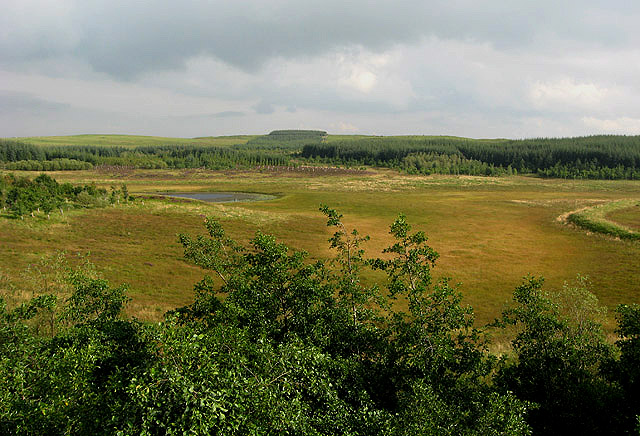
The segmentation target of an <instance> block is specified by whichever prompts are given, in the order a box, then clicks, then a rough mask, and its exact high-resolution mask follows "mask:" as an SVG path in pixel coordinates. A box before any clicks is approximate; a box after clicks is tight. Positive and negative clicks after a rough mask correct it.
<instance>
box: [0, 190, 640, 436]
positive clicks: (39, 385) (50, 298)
mask: <svg viewBox="0 0 640 436" xmlns="http://www.w3.org/2000/svg"><path fill="white" fill-rule="evenodd" d="M41 182H45V181H44V180H42V181H41ZM41 182H37V183H41ZM49 183H50V182H49ZM320 211H321V213H322V214H324V217H325V219H326V224H327V227H328V228H329V229H331V237H330V238H329V240H328V243H329V246H330V248H331V250H332V253H333V257H332V258H330V259H320V260H317V261H310V260H309V259H308V257H307V254H306V253H305V252H303V251H298V250H293V249H291V248H289V247H288V246H286V245H285V244H283V243H280V242H278V241H276V239H275V238H274V237H273V236H270V235H267V234H264V233H261V232H259V231H258V232H257V233H256V234H255V236H254V237H253V238H252V239H251V240H250V241H249V243H247V244H241V243H239V242H237V241H235V240H234V239H232V238H231V237H229V236H228V235H227V233H226V231H225V229H224V228H223V226H222V225H221V224H220V223H219V222H218V221H217V220H215V219H213V218H207V219H205V229H206V232H205V233H204V234H203V233H200V234H199V235H190V234H180V235H179V237H178V239H179V242H180V244H181V246H182V248H183V250H184V257H185V259H186V260H187V261H189V262H191V263H192V264H194V265H197V266H199V267H201V268H202V269H203V271H204V277H203V278H202V280H201V281H200V282H198V283H197V284H196V285H195V287H194V292H195V299H194V301H193V303H191V304H188V305H186V306H183V307H179V308H176V309H175V310H171V311H169V312H168V313H166V314H165V317H164V319H163V320H162V321H161V322H155V323H149V322H142V321H139V320H137V319H135V318H128V317H126V316H125V315H124V312H123V310H124V308H125V306H126V304H127V302H128V300H129V298H128V297H127V286H126V285H124V284H123V285H117V286H113V285H111V284H110V283H109V282H107V281H106V280H104V279H102V278H101V277H100V276H99V275H98V274H96V272H95V270H94V269H92V268H91V267H90V266H88V265H86V264H81V265H75V266H72V265H70V264H68V263H64V262H63V263H60V264H59V265H58V266H57V267H56V271H57V273H59V274H58V279H57V281H55V283H50V284H49V285H48V288H47V289H49V290H50V292H49V293H42V294H40V295H37V296H34V297H33V298H31V299H29V300H27V301H25V302H23V303H22V304H19V305H17V306H13V307H8V306H7V304H5V303H4V302H2V301H1V300H0V377H1V378H2V379H3V383H2V384H1V385H0V433H2V434H50V435H56V434H91V433H95V434H122V435H124V434H140V435H156V434H184V433H185V432H190V433H193V434H225V435H226V434H243V435H244V434H276V433H277V434H317V435H321V434H331V435H333V434H350V435H376V434H379V435H461V434H462V435H528V434H535V435H557V434H581V435H607V434H611V435H621V434H638V431H639V430H640V427H639V420H638V415H639V412H640V395H639V392H640V389H639V388H640V386H639V382H640V306H638V305H624V304H623V305H620V306H618V308H617V309H616V319H617V329H616V333H617V335H618V339H617V341H616V342H615V343H611V342H610V341H608V340H607V339H606V338H605V335H604V331H603V326H602V324H601V316H602V311H603V308H602V306H600V304H599V303H598V300H597V298H596V297H595V295H594V294H593V293H591V292H590V286H589V280H588V279H587V278H586V277H583V276H578V277H577V278H576V280H575V281H574V282H571V283H566V284H565V286H564V287H563V289H561V290H560V291H558V292H548V291H546V290H545V289H544V280H543V279H542V278H540V277H533V276H528V277H525V278H524V279H523V280H522V283H521V284H520V285H519V286H517V287H516V289H515V290H514V292H513V297H512V302H511V304H510V305H509V306H508V307H506V308H505V309H504V310H503V312H502V314H501V315H500V316H499V317H498V318H497V319H496V320H495V321H494V322H493V323H491V324H490V325H487V326H480V327H478V326H475V325H474V312H473V309H472V308H471V307H469V306H466V305H463V304H462V294H461V291H460V290H459V289H458V288H457V287H456V286H454V285H453V284H451V283H450V282H449V280H447V279H438V280H434V279H433V278H432V271H433V269H434V268H435V267H436V263H437V261H438V259H439V254H438V252H437V251H436V250H434V249H433V248H432V247H431V246H429V245H428V239H427V236H426V235H425V233H424V232H423V231H414V230H413V229H412V226H411V225H410V224H409V223H408V222H407V219H406V217H405V216H404V215H402V214H401V215H399V216H398V217H397V218H396V219H395V221H394V222H393V223H392V224H391V225H390V227H389V234H390V236H391V237H392V238H393V239H392V240H393V242H392V244H391V245H389V246H388V247H387V248H386V249H384V250H383V252H382V253H380V257H378V256H375V255H374V256H373V257H369V255H368V254H367V253H366V252H365V250H364V244H365V243H366V242H367V241H368V240H369V237H368V236H367V235H363V234H360V233H359V232H358V231H357V230H356V229H352V228H350V227H348V226H347V225H346V224H345V221H344V217H343V216H342V215H341V214H340V213H338V212H337V211H336V210H334V209H331V208H329V207H328V206H324V205H322V206H321V207H320ZM365 270H375V271H378V272H380V273H382V274H384V275H385V276H386V280H382V281H379V282H378V283H368V282H367V281H365V280H363V279H362V277H363V273H364V271H365ZM54 290H57V291H58V292H55V291H54ZM400 300H404V301H406V302H407V308H408V310H398V309H397V308H395V303H396V302H398V301H400ZM500 331H508V332H510V334H511V336H512V338H513V340H512V344H511V345H512V351H511V352H508V353H498V354H495V353H491V352H489V351H488V350H489V348H488V346H489V344H490V341H491V335H492V332H500Z"/></svg>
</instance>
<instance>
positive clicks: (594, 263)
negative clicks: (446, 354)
mask: <svg viewBox="0 0 640 436" xmlns="http://www.w3.org/2000/svg"><path fill="white" fill-rule="evenodd" d="M21 174H26V175H29V176H34V174H33V173H21ZM50 175H51V176H52V177H54V178H55V179H57V180H58V181H59V182H73V183H82V184H85V183H92V182H95V183H96V184H97V185H98V186H99V187H105V188H109V187H110V186H112V185H115V186H119V185H121V184H123V183H126V184H127V186H128V188H129V191H130V192H131V193H132V194H134V195H136V194H143V193H157V192H166V191H246V192H261V193H268V194H275V195H277V196H278V198H277V199H275V200H271V201H265V202H253V203H251V202H248V203H240V202H239V203H227V204H208V203H202V202H184V201H181V202H176V201H170V200H150V199H147V200H146V201H142V200H140V199H139V200H137V201H135V202H133V203H132V204H130V205H122V204H121V205H117V206H116V207H108V208H105V209H88V210H79V211H73V212H71V213H67V214H65V215H64V216H57V215H56V216H53V215H52V218H51V220H50V221H49V220H46V218H45V217H44V216H39V215H37V214H36V217H35V218H31V217H27V218H26V219H25V220H16V219H9V218H3V219H1V220H0V257H1V258H2V259H3V262H2V266H1V267H0V270H1V271H2V274H4V277H5V281H10V280H11V281H13V282H15V283H16V284H18V285H19V284H20V283H21V282H24V281H25V278H24V275H23V274H22V272H23V271H24V270H25V269H26V268H27V266H28V265H29V264H30V263H33V262H36V261H37V260H38V259H39V258H41V257H42V256H43V255H47V254H52V253H55V252H56V251H57V250H65V251H66V252H67V253H69V254H70V255H74V254H77V253H90V255H89V258H90V259H91V261H92V262H93V263H95V265H96V266H97V268H98V269H99V270H100V271H101V272H102V273H103V274H104V276H105V277H106V278H108V279H109V280H111V281H112V283H121V282H126V283H128V284H129V285H130V287H131V289H130V296H131V297H132V298H133V302H132V304H131V305H130V307H129V311H130V313H131V314H133V315H136V316H138V317H140V318H142V319H159V318H160V317H161V315H162V313H163V312H164V311H166V310H168V309H171V308H174V307H176V306H178V305H183V304H187V303H189V302H191V301H192V297H193V293H192V285H193V284H194V283H195V282H196V281H197V280H199V279H200V278H201V277H202V275H203V271H201V270H199V269H198V268H196V267H194V266H191V265H189V264H187V263H186V262H185V261H184V260H183V259H182V252H181V247H180V245H179V243H178V241H177V236H176V235H177V234H178V233H181V232H188V233H191V234H199V233H203V231H204V228H203V226H202V223H203V216H205V215H207V216H214V217H218V218H219V219H220V220H221V221H222V223H223V224H224V225H225V227H226V228H227V229H228V231H229V232H230V234H231V235H233V236H235V237H237V238H238V239H239V240H241V241H247V240H248V239H249V238H250V237H251V236H253V234H254V232H255V231H257V230H261V231H263V232H265V233H271V234H274V235H276V236H277V237H278V239H279V240H282V241H284V242H286V243H288V244H289V245H290V246H292V247H294V248H297V249H303V250H306V251H308V252H309V253H310V257H311V258H312V259H317V258H326V257H329V256H331V252H330V251H329V249H328V243H327V238H328V237H329V235H330V232H329V230H328V229H327V227H326V225H325V224H326V223H325V218H324V217H323V215H322V214H321V213H320V212H318V207H319V205H320V204H322V203H324V204H327V205H329V206H330V207H332V208H335V209H337V210H338V211H340V212H341V213H343V214H344V216H345V218H344V221H345V223H346V225H347V226H350V227H355V228H357V229H358V230H359V231H360V232H361V233H364V234H368V235H370V236H371V241H370V242H369V243H367V244H366V246H365V248H366V250H367V254H368V255H369V256H370V257H375V256H379V255H380V252H381V250H382V249H383V248H384V247H385V246H387V245H388V244H389V243H390V241H391V240H390V237H389V235H388V229H389V225H390V224H391V223H392V221H393V220H394V218H395V217H396V216H397V214H398V213H400V212H402V213H404V214H406V215H407V217H408V221H409V223H411V224H412V225H413V226H414V229H419V230H424V231H425V232H426V233H427V235H428V236H429V243H430V244H431V246H433V247H434V248H435V249H436V250H437V251H438V252H439V253H440V260H439V262H438V265H437V267H436V269H435V275H436V276H440V277H444V276H447V277H451V278H452V280H453V282H454V283H460V284H461V285H460V290H461V291H462V293H463V294H464V296H465V301H466V302H467V303H468V304H470V305H472V306H473V307H474V309H475V312H476V314H477V318H478V322H479V323H485V322H488V321H491V320H492V319H493V318H494V317H496V316H497V315H498V314H499V312H500V311H501V309H502V308H503V307H504V305H505V303H507V302H508V301H509V300H510V296H511V294H512V292H513V289H514V287H515V286H516V285H518V284H519V283H520V281H521V279H522V277H523V276H525V275H527V274H534V275H542V276H544V277H545V278H546V283H547V287H548V288H549V289H554V288H559V287H561V286H562V284H563V282H564V281H570V280H572V279H573V278H575V276H576V274H583V275H589V276H590V277H591V279H592V282H593V285H594V288H593V291H594V292H595V293H596V295H597V296H598V297H599V298H600V301H601V302H602V303H603V304H605V305H607V306H608V307H610V308H613V307H615V305H617V304H619V303H633V302H636V303H638V302H640V287H638V285H637V283H639V282H640V269H639V268H638V259H640V244H638V243H635V242H624V241H619V240H615V239H614V238H610V237H606V236H602V235H597V234H592V233H591V234H590V233H588V232H585V231H583V230H581V229H578V228H575V227H572V226H568V225H566V224H563V223H562V222H561V221H560V220H558V217H559V216H560V215H562V214H564V213H566V212H569V211H572V210H576V209H579V208H581V207H585V206H590V205H594V204H597V203H598V202H602V201H610V200H618V199H623V198H624V199H628V198H638V197H640V183H639V182H634V181H588V180H582V181H580V180H577V181H573V180H571V181H567V180H556V179H539V178H534V177H515V176H514V177H501V178H488V177H465V176H435V175H434V176H409V175H404V174H400V173H397V172H395V171H391V170H369V171H367V172H366V173H362V174H351V173H346V172H345V174H339V173H338V174H334V175H324V176H313V175H310V174H306V173H305V174H303V173H291V174H286V173H282V172H266V171H224V172H223V171H219V172H214V171H205V170H193V169H190V170H129V171H117V172H109V171H100V172H99V171H75V172H52V173H50ZM367 276H368V277H369V278H370V279H379V277H374V275H373V274H368V275H367ZM0 283H1V282H0Z"/></svg>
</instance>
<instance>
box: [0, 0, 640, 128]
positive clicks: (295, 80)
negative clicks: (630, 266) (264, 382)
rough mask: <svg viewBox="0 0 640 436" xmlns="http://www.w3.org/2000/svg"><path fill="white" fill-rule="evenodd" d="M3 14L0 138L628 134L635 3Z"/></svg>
mask: <svg viewBox="0 0 640 436" xmlns="http://www.w3.org/2000/svg"><path fill="white" fill-rule="evenodd" d="M3 9H4V10H3V13H2V14H0V29H1V30H0V130H1V132H0V136H23V135H44V134H68V133H84V132H94V131H98V132H108V131H118V132H126V133H153V134H157V135H175V136H203V135H222V134H232V133H262V132H265V131H269V130H272V129H275V128H322V129H325V130H329V131H333V132H335V133H341V132H349V133H353V132H358V133H374V134H403V133H407V134H409V133H411V134H455V135H465V136H474V137H491V136H501V137H530V136H564V135H584V134H593V133H625V134H639V133H640V132H639V131H638V127H639V126H638V123H637V120H638V119H640V105H638V104H637V103H636V102H637V101H640V100H639V98H640V74H638V73H639V72H640V50H639V49H638V48H637V47H640V31H639V30H638V26H637V23H638V22H639V21H640V4H638V3H637V2H630V1H613V2H611V1H608V2H604V1H596V0H585V1H580V2H578V1H570V0H561V1H553V2H551V1H546V0H541V1H538V2H535V3H534V2H529V1H521V0H514V1H511V2H502V1H492V0H489V1H484V2H475V1H468V0H456V1H451V0H449V1H444V0H443V1H416V0H396V1H393V2H391V1H380V0H378V1H361V0H354V1H351V2H342V1H340V2H339V1H333V0H325V1H322V2H320V1H305V2H299V1H291V0H272V1H269V2H264V1H258V0H243V1H236V2H227V1H201V0H198V1H184V2H172V1H166V0H156V1H153V2H152V1H139V2H124V1H120V0H116V1H96V0H85V1H77V0H58V1H55V2H54V1H49V0H20V1H16V0H8V1H5V2H4V3H3ZM221 114H222V115H221ZM101 120H102V124H101Z"/></svg>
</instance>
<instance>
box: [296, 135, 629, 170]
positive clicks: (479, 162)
mask: <svg viewBox="0 0 640 436" xmlns="http://www.w3.org/2000/svg"><path fill="white" fill-rule="evenodd" d="M301 156H303V157H304V158H308V159H312V158H315V159H322V160H324V161H326V162H332V163H337V164H338V163H339V164H349V165H376V166H384V167H392V168H399V169H404V170H409V171H414V172H418V173H426V174H429V173H431V172H433V168H435V167H438V168H440V169H442V168H445V167H449V171H450V172H449V173H450V174H455V173H460V174H474V173H475V174H479V175H480V174H482V170H484V172H485V173H492V175H495V174H508V173H510V172H511V173H514V172H517V173H525V174H538V175H540V176H543V177H562V178H593V179H600V178H607V179H640V136H613V135H611V136H588V137H577V138H537V139H523V140H503V139H499V140H470V139H464V138H451V137H426V138H422V139H421V138H415V137H406V138H403V137H388V138H361V139H355V140H343V141H336V142H331V143H325V144H308V145H305V146H304V147H303V149H302V152H301ZM442 159H446V160H448V161H455V160H458V162H452V163H451V164H449V165H439V164H438V161H439V160H442ZM483 165H484V167H483ZM472 168H473V169H472ZM480 168H482V170H481V169H480ZM487 175H488V174H487Z"/></svg>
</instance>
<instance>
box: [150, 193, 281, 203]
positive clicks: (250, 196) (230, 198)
mask: <svg viewBox="0 0 640 436" xmlns="http://www.w3.org/2000/svg"><path fill="white" fill-rule="evenodd" d="M160 195H163V196H166V197H180V198H190V199H192V200H200V201H208V202H210V203H229V202H234V201H264V200H273V199H274V198H276V197H275V196H274V195H267V194H255V193H250V192H162V193H160Z"/></svg>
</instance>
